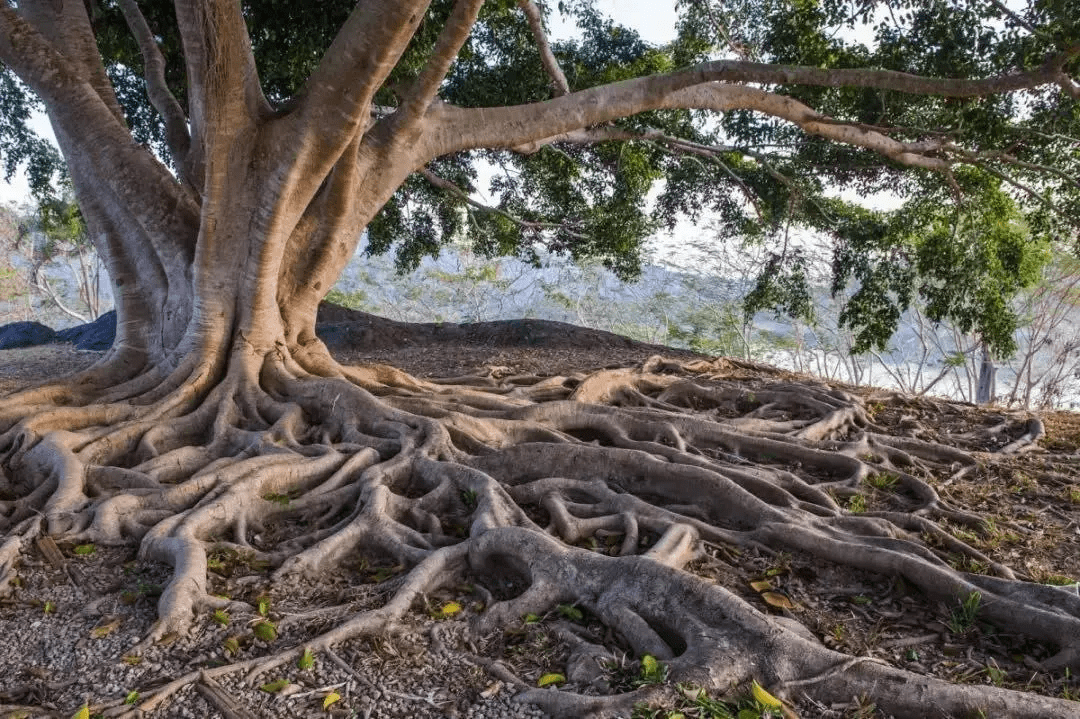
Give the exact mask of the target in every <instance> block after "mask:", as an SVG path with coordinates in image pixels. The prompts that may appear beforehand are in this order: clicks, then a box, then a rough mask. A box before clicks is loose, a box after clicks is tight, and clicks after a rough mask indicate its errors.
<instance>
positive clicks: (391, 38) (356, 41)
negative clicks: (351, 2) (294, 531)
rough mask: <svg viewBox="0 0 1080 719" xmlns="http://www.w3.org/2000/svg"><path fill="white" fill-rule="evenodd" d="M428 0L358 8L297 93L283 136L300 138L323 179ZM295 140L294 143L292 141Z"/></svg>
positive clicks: (374, 1)
mask: <svg viewBox="0 0 1080 719" xmlns="http://www.w3.org/2000/svg"><path fill="white" fill-rule="evenodd" d="M429 4H430V0H367V1H366V2H361V3H358V4H357V6H356V9H354V10H353V11H352V13H351V14H350V15H349V19H348V20H346V21H345V24H344V25H343V26H342V27H341V30H339V31H338V34H337V36H336V37H335V38H334V41H333V43H331V45H330V48H329V49H328V50H327V51H326V54H325V55H323V58H322V61H321V62H320V63H319V67H318V68H316V69H315V72H313V73H312V74H311V76H310V77H309V78H308V79H307V82H306V83H305V84H304V87H303V89H302V90H301V91H300V93H299V94H298V96H297V97H298V99H297V104H296V107H295V109H294V110H293V111H292V113H290V119H289V121H288V122H287V123H286V127H287V129H286V132H290V133H292V134H293V135H294V136H295V135H302V136H303V139H304V140H305V142H304V151H305V154H306V155H307V156H308V157H310V158H315V159H314V160H312V161H310V162H311V165H312V167H310V168H306V169H307V170H309V171H311V172H314V173H315V174H319V175H321V176H323V177H325V175H326V173H327V172H329V169H330V167H332V166H333V165H334V163H335V162H336V161H337V157H338V156H339V155H340V154H341V153H342V152H343V151H344V150H345V148H346V147H347V146H348V145H349V143H350V142H352V140H353V138H354V136H355V135H356V133H357V131H358V129H359V126H360V125H361V123H366V122H367V121H368V116H369V112H370V109H371V100H372V98H373V97H374V96H375V93H376V91H378V89H379V88H380V87H382V84H383V82H384V81H385V80H386V78H387V77H388V76H389V75H390V72H391V71H392V70H393V69H394V66H395V65H396V64H397V61H398V59H400V57H401V54H402V53H403V52H405V48H406V47H407V46H408V44H409V41H410V40H411V39H412V36H413V34H414V33H415V32H416V28H417V26H418V25H419V24H420V20H421V19H423V17H424V13H425V12H427V8H428V5H429ZM298 139H299V138H298Z"/></svg>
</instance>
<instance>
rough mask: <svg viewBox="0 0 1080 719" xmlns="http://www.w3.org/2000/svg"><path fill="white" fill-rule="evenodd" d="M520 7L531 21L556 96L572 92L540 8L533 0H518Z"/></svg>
mask: <svg viewBox="0 0 1080 719" xmlns="http://www.w3.org/2000/svg"><path fill="white" fill-rule="evenodd" d="M518 7H519V8H521V10H522V12H524V13H525V19H527V20H528V21H529V29H530V30H532V34H533V40H534V41H535V42H536V49H537V50H539V51H540V62H542V63H543V64H544V71H545V72H546V73H547V74H548V77H550V78H551V89H552V92H553V93H554V94H555V97H561V96H562V95H568V94H570V83H568V82H567V81H566V75H564V74H563V71H562V68H561V67H559V61H558V60H557V59H556V58H555V53H553V52H552V51H551V44H550V43H549V42H548V38H547V32H546V31H545V30H544V19H543V17H541V15H540V8H539V7H537V5H536V3H535V2H533V0H518Z"/></svg>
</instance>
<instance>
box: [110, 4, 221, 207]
mask: <svg viewBox="0 0 1080 719" xmlns="http://www.w3.org/2000/svg"><path fill="white" fill-rule="evenodd" d="M119 2H120V9H121V11H122V12H123V13H124V19H125V20H126V21H127V24H128V27H129V28H130V29H131V34H132V35H134V36H135V40H136V41H137V42H138V43H139V52H140V53H142V58H143V73H144V76H145V78H146V94H147V95H148V96H149V97H150V103H151V104H152V105H153V106H154V109H155V110H157V111H158V113H159V114H160V115H161V118H162V119H163V120H164V121H165V135H166V138H167V141H168V143H169V152H171V153H172V156H173V158H175V160H176V166H177V169H178V170H179V172H180V177H181V179H182V180H183V181H184V182H185V183H186V184H188V185H190V186H192V187H195V188H196V189H197V188H199V187H201V184H202V183H201V179H202V178H193V177H192V176H191V173H190V167H189V165H188V151H189V150H190V149H191V135H190V134H189V133H188V123H187V117H186V116H185V115H184V110H183V108H181V107H180V103H179V102H178V101H177V99H176V96H175V95H173V93H172V91H171V90H170V89H169V86H168V84H167V83H166V82H165V56H164V55H162V54H161V50H160V48H158V44H157V41H156V40H155V39H154V34H153V32H152V31H151V30H150V26H149V25H148V24H147V22H146V18H145V17H143V14H142V12H141V11H140V10H139V5H138V3H136V2H135V0H119ZM196 179H198V180H199V182H198V183H196V182H195V180H196Z"/></svg>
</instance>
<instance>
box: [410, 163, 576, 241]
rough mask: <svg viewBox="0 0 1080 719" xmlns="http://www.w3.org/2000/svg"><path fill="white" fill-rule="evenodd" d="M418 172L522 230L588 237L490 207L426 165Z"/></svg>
mask: <svg viewBox="0 0 1080 719" xmlns="http://www.w3.org/2000/svg"><path fill="white" fill-rule="evenodd" d="M419 172H420V174H421V175H423V176H424V179H425V180H427V181H428V182H430V183H431V184H432V185H434V186H435V187H437V188H439V189H440V190H444V191H446V192H449V193H450V194H451V195H454V196H455V197H457V198H459V199H460V200H461V201H463V202H464V203H465V204H467V205H469V206H470V207H473V208H475V209H477V210H480V211H481V212H490V213H491V214H493V215H498V216H499V217H502V218H505V219H507V220H510V221H511V222H513V223H514V224H515V225H517V226H518V227H520V228H522V229H523V230H562V231H563V232H566V233H567V234H569V235H570V236H571V237H576V238H579V239H588V236H587V235H585V234H584V233H581V232H578V231H576V230H573V229H571V228H570V226H569V225H565V224H562V223H558V222H533V221H531V220H523V219H521V218H520V217H515V216H514V215H511V214H510V213H508V212H505V211H503V210H500V209H499V208H497V207H491V206H490V205H485V204H483V203H482V202H478V201H477V200H474V199H473V198H472V197H470V196H469V194H468V193H467V192H465V190H463V189H461V188H460V187H458V186H457V185H455V184H454V183H453V182H451V181H450V180H447V179H445V178H443V177H439V176H438V175H436V174H435V173H434V172H432V171H431V170H429V169H428V168H426V167H424V168H421V169H420V170H419Z"/></svg>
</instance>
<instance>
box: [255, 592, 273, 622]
mask: <svg viewBox="0 0 1080 719" xmlns="http://www.w3.org/2000/svg"><path fill="white" fill-rule="evenodd" d="M255 601H256V602H257V603H258V604H257V605H256V606H257V607H258V609H257V611H258V612H259V616H262V617H265V616H268V615H269V614H270V599H269V597H259V598H258V599H256V600H255Z"/></svg>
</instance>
